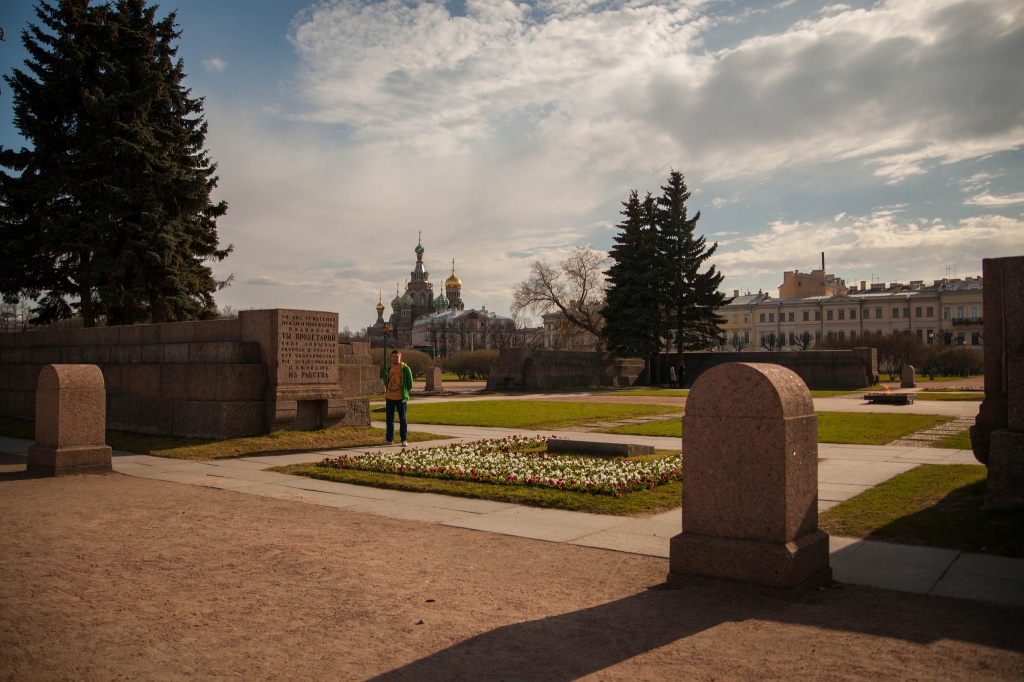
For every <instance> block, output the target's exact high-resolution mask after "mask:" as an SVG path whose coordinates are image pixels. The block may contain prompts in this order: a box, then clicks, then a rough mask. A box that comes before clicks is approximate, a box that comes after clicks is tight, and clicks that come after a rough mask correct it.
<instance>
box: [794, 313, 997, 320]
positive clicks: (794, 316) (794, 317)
mask: <svg viewBox="0 0 1024 682" xmlns="http://www.w3.org/2000/svg"><path fill="white" fill-rule="evenodd" d="M975 317H977V315H975ZM794 318H795V314H794V313H790V314H789V321H790V322H792V321H793V320H794Z"/></svg>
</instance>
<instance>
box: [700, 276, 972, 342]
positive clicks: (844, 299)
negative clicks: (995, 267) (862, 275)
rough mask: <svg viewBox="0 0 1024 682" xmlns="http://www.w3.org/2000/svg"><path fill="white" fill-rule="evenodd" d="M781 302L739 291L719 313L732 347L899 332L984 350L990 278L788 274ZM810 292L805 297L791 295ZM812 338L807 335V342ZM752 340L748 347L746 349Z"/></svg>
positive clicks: (735, 292)
mask: <svg viewBox="0 0 1024 682" xmlns="http://www.w3.org/2000/svg"><path fill="white" fill-rule="evenodd" d="M779 292H780V295H779V298H772V297H771V296H770V295H768V294H764V293H758V294H753V295H745V296H740V295H739V292H738V291H734V292H733V294H734V295H733V297H732V299H730V300H729V301H728V302H727V303H726V305H725V306H723V307H722V308H720V309H719V310H718V311H717V312H718V314H719V315H721V316H722V317H723V318H725V319H726V324H723V325H722V329H723V331H724V332H725V335H726V347H727V348H729V347H733V348H741V347H749V348H751V349H758V348H761V347H762V346H763V344H764V343H765V339H766V338H768V337H769V335H772V334H774V338H776V339H781V345H782V347H783V348H785V349H790V350H795V349H799V348H801V347H803V345H804V344H803V342H802V339H807V340H808V341H809V342H810V343H809V346H810V347H814V345H815V344H816V343H817V342H819V341H820V340H821V339H823V338H827V337H831V336H835V337H838V338H840V339H845V338H856V337H858V336H863V335H866V334H870V335H875V336H883V335H885V334H890V333H892V332H903V333H907V334H914V335H916V336H917V337H918V338H919V339H921V340H922V341H924V342H926V343H928V342H933V341H934V342H944V343H955V344H960V345H967V346H971V347H975V348H980V347H981V343H982V338H981V332H982V317H983V311H982V278H981V277H967V278H964V279H942V280H935V281H934V282H933V283H932V284H930V285H926V284H925V283H924V282H923V281H921V280H916V281H911V282H910V283H909V284H902V283H899V282H893V283H890V284H885V283H873V284H871V285H870V286H869V285H868V283H867V282H864V281H862V282H861V283H860V286H859V287H858V286H856V285H854V286H852V287H847V286H846V285H845V283H844V282H843V281H842V280H840V279H837V278H835V277H834V276H832V275H826V273H825V272H824V271H823V270H822V271H818V270H815V271H812V272H811V273H798V272H795V271H794V272H793V273H786V276H785V277H784V282H783V286H780V287H779ZM799 292H807V293H805V294H803V295H797V296H792V295H788V296H783V295H782V294H783V293H786V294H793V293H799ZM805 335H806V336H805ZM742 340H745V341H747V343H748V344H749V345H748V346H744V344H742V343H741V341H742Z"/></svg>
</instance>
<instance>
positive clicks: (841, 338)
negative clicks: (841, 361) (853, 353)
mask: <svg viewBox="0 0 1024 682" xmlns="http://www.w3.org/2000/svg"><path fill="white" fill-rule="evenodd" d="M845 338H846V332H844V331H842V330H840V331H839V340H840V341H842V340H843V339H845Z"/></svg>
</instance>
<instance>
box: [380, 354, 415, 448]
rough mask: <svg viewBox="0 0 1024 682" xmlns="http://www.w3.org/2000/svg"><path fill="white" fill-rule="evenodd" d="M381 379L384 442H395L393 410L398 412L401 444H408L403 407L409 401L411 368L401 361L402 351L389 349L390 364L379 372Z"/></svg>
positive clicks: (406, 424)
mask: <svg viewBox="0 0 1024 682" xmlns="http://www.w3.org/2000/svg"><path fill="white" fill-rule="evenodd" d="M380 378H381V379H383V380H384V385H385V386H386V387H387V388H386V389H385V390H384V404H385V412H386V414H387V427H388V428H387V436H386V437H385V440H384V443H385V444H386V445H392V444H394V442H395V412H396V411H397V412H398V422H399V431H398V435H399V437H400V438H401V439H402V446H403V447H404V446H406V445H408V444H409V422H408V421H407V420H406V414H405V408H406V404H407V403H408V402H409V391H410V390H412V370H411V369H409V365H407V364H405V363H404V362H402V353H401V352H400V351H398V350H393V351H391V366H390V367H388V368H387V370H386V371H382V372H381V377H380Z"/></svg>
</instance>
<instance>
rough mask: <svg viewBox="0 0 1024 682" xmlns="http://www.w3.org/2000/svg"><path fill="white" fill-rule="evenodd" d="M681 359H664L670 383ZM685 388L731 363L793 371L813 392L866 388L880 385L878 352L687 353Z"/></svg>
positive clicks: (666, 357) (674, 356)
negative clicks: (672, 365)
mask: <svg viewBox="0 0 1024 682" xmlns="http://www.w3.org/2000/svg"><path fill="white" fill-rule="evenodd" d="M678 357H679V356H678V355H675V354H673V355H669V356H664V355H663V356H662V362H663V364H664V365H665V366H664V370H663V371H662V373H661V376H662V377H663V378H665V381H667V377H668V364H667V363H678ZM683 359H684V360H685V362H686V382H685V386H691V385H693V382H694V381H696V380H697V378H698V377H699V376H700V375H701V374H703V373H704V372H706V371H707V370H709V369H711V368H712V367H717V366H718V365H722V364H725V363H727V362H746V363H749V362H758V363H767V364H773V365H782V366H783V367H785V368H787V369H789V370H791V371H792V372H794V373H795V374H796V375H797V376H799V377H800V378H801V379H803V381H804V383H805V384H807V386H808V387H809V388H815V389H827V388H837V389H838V388H843V389H854V388H866V387H868V386H873V385H875V384H876V383H878V351H877V350H875V349H874V348H854V349H853V350H806V351H774V352H771V351H754V352H740V353H730V352H716V353H712V352H702V353H684V354H683Z"/></svg>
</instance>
